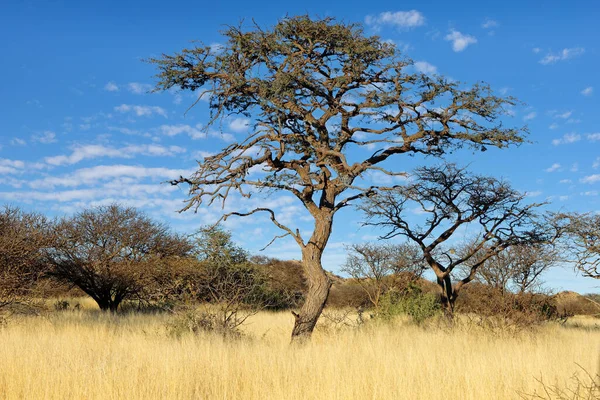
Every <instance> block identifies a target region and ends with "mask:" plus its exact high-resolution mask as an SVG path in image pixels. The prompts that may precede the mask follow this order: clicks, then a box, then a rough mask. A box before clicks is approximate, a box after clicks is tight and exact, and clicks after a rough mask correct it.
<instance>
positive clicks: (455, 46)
mask: <svg viewBox="0 0 600 400" xmlns="http://www.w3.org/2000/svg"><path fill="white" fill-rule="evenodd" d="M444 40H447V41H449V42H452V50H454V51H455V52H461V51H463V50H465V49H466V48H467V47H468V46H469V45H471V44H475V43H477V38H476V37H475V36H471V35H466V34H464V33H461V32H459V31H455V30H452V31H450V33H449V34H447V35H446V36H445V37H444Z"/></svg>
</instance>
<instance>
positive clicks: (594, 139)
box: [586, 132, 600, 142]
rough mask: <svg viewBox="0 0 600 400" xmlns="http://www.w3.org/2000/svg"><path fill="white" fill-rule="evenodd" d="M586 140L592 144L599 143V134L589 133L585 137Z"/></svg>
mask: <svg viewBox="0 0 600 400" xmlns="http://www.w3.org/2000/svg"><path fill="white" fill-rule="evenodd" d="M586 136H587V138H588V140H590V141H592V142H597V141H600V132H597V133H589V134H587V135H586Z"/></svg>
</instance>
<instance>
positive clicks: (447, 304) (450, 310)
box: [437, 276, 456, 320]
mask: <svg viewBox="0 0 600 400" xmlns="http://www.w3.org/2000/svg"><path fill="white" fill-rule="evenodd" d="M437 283H438V285H439V287H440V290H441V297H440V300H441V303H442V310H443V311H444V315H445V316H446V318H448V319H449V320H452V319H453V318H454V302H455V301H456V296H455V293H454V291H453V290H452V280H451V279H450V276H445V277H443V278H441V279H440V278H439V277H438V279H437Z"/></svg>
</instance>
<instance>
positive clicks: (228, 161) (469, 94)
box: [151, 16, 524, 338]
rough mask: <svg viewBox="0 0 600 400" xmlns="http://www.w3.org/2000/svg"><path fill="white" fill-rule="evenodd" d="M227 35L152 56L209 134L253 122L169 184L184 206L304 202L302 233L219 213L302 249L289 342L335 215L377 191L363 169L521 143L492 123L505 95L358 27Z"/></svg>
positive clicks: (320, 301)
mask: <svg viewBox="0 0 600 400" xmlns="http://www.w3.org/2000/svg"><path fill="white" fill-rule="evenodd" d="M224 36H225V39H226V42H225V43H224V44H223V46H220V47H219V48H218V49H216V48H215V46H212V47H211V46H202V45H198V46H196V47H193V48H188V49H184V50H182V51H181V52H179V53H175V54H173V55H167V54H164V55H162V56H161V57H160V58H156V59H152V60H151V62H153V63H154V64H155V65H156V66H157V67H158V69H159V73H158V75H157V77H158V83H157V88H156V90H169V89H172V88H179V89H182V90H191V91H199V92H200V96H199V98H204V99H208V100H209V107H210V110H211V119H210V121H209V123H208V124H207V125H206V127H207V129H208V127H210V126H211V125H213V126H214V124H215V123H217V122H219V121H222V120H223V119H224V118H228V117H230V116H232V115H244V116H246V117H248V118H251V119H252V120H253V124H252V126H251V127H250V132H249V133H248V134H247V135H246V136H245V137H244V138H241V139H240V140H239V141H238V142H236V143H233V144H231V145H230V146H228V147H226V148H224V149H223V150H221V151H220V152H219V153H217V154H215V155H213V156H210V157H206V158H205V159H204V160H202V161H200V162H199V166H198V170H197V171H196V172H195V173H194V174H193V175H192V176H190V177H181V178H180V179H178V180H175V181H173V184H185V185H187V186H188V187H189V199H188V203H187V205H186V206H185V208H184V209H183V210H188V209H196V208H197V207H199V206H200V205H202V204H205V205H207V204H208V205H210V204H212V203H214V202H221V204H222V205H223V206H224V205H225V203H226V202H227V201H228V200H231V199H232V195H233V194H234V193H238V194H239V195H241V196H244V197H250V196H251V195H252V194H253V193H255V192H257V191H261V190H273V191H282V192H287V193H291V194H292V195H293V196H295V197H296V198H297V199H298V200H299V201H300V202H301V204H302V205H303V206H304V207H305V209H306V210H307V211H308V213H309V214H310V215H311V216H312V218H313V220H314V227H313V230H312V232H311V234H310V237H308V238H307V237H303V235H301V233H300V230H299V229H297V228H296V227H293V226H288V225H285V224H283V223H282V222H281V221H280V220H278V218H277V213H276V212H275V211H274V210H273V209H270V208H266V207H257V208H254V209H251V210H250V211H244V212H243V211H236V212H230V213H227V214H225V215H223V219H226V218H227V217H229V216H232V215H237V216H248V215H253V214H256V213H266V214H267V215H268V216H269V218H270V219H271V221H272V222H273V223H274V224H275V226H276V227H277V228H279V229H281V230H282V235H281V236H291V237H292V238H293V239H294V240H295V241H296V242H297V243H298V245H299V246H300V249H301V251H302V264H303V271H304V275H305V276H306V280H307V284H308V291H307V293H306V300H305V302H304V304H303V305H302V308H301V310H300V311H299V313H297V314H295V315H296V321H295V325H294V329H293V331H292V337H293V338H298V337H308V336H310V334H311V333H312V330H313V329H314V326H315V324H316V322H317V319H318V318H319V316H320V314H321V312H322V310H323V307H324V305H325V302H326V300H327V296H328V294H329V289H330V287H331V281H330V280H329V278H328V277H327V274H326V273H325V270H324V269H323V266H322V264H321V259H322V254H323V251H324V250H325V247H326V245H327V242H328V240H329V237H330V235H331V232H332V227H333V220H334V215H335V214H336V213H337V212H338V211H339V210H341V209H342V208H344V207H346V206H348V205H350V204H351V203H352V202H353V201H355V200H358V199H361V198H363V197H365V196H367V195H369V194H371V193H373V192H375V191H377V190H378V189H381V187H380V186H378V185H377V184H374V183H372V182H371V183H370V182H368V179H367V178H368V176H369V174H370V173H372V172H378V173H383V174H387V175H391V176H396V175H400V174H402V172H403V171H402V170H401V168H398V163H397V161H394V164H390V163H386V161H392V160H394V159H395V158H396V156H398V155H400V154H407V155H414V154H424V155H433V156H442V155H444V154H445V153H446V152H448V151H450V150H454V149H457V148H460V147H463V146H466V145H469V146H472V147H474V148H475V149H478V150H482V151H483V150H485V149H486V147H487V146H495V147H500V148H502V147H506V146H508V145H510V144H515V143H520V142H522V141H523V134H524V130H523V129H520V128H507V127H504V126H503V125H502V124H501V123H500V121H499V118H500V117H501V115H502V114H503V113H504V107H505V106H507V105H514V104H515V102H514V101H513V99H512V98H501V97H497V96H495V95H494V94H493V93H492V92H491V90H490V89H489V87H488V86H486V85H484V84H476V85H474V86H472V87H466V88H464V87H462V86H461V85H460V84H459V83H457V82H454V81H448V80H447V79H445V78H443V77H440V76H435V77H429V76H426V75H423V74H420V73H417V72H415V70H414V68H413V67H412V62H411V61H410V60H407V59H405V58H403V57H401V55H400V54H399V53H398V50H397V49H396V47H395V46H394V45H393V44H390V43H387V42H385V41H383V40H381V39H380V38H379V37H377V36H367V35H365V34H364V32H363V30H362V28H361V26H360V25H357V24H345V23H338V22H336V21H335V20H334V19H332V18H324V19H311V18H310V17H308V16H298V17H290V18H284V19H282V20H280V21H279V22H278V23H277V24H276V25H275V26H274V27H273V28H272V29H261V28H260V27H257V26H254V27H252V28H251V29H249V30H244V28H243V27H242V26H240V27H230V28H228V29H227V30H226V31H225V32H224ZM257 170H260V173H258V174H257V173H255V172H256V171H257ZM183 210H182V211H183Z"/></svg>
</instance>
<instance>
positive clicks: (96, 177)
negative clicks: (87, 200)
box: [29, 165, 194, 188]
mask: <svg viewBox="0 0 600 400" xmlns="http://www.w3.org/2000/svg"><path fill="white" fill-rule="evenodd" d="M193 171H194V170H185V169H169V168H149V167H143V166H135V165H98V166H95V167H90V168H81V169H78V170H76V171H74V172H72V173H70V174H67V175H64V176H60V177H59V176H47V177H45V178H41V179H36V180H34V181H31V182H30V183H29V186H31V187H32V188H54V187H57V186H63V187H78V186H82V185H91V184H95V183H97V182H99V181H103V180H110V179H115V178H123V177H130V178H135V179H136V180H140V179H144V178H153V179H154V180H165V179H176V178H178V177H179V176H189V175H191V173H192V172H193ZM134 182H135V181H134Z"/></svg>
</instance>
